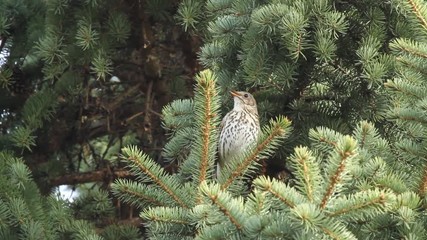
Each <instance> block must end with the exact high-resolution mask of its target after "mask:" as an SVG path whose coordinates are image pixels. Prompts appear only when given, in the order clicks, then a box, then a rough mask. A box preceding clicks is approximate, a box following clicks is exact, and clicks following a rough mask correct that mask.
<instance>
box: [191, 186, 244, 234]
mask: <svg viewBox="0 0 427 240" xmlns="http://www.w3.org/2000/svg"><path fill="white" fill-rule="evenodd" d="M199 189H200V192H201V193H202V194H203V195H204V196H205V197H207V198H208V199H209V200H210V201H211V202H212V204H214V205H215V206H217V207H218V208H219V210H220V211H221V212H222V213H223V214H224V215H225V216H226V217H227V218H228V219H229V220H230V222H231V223H232V224H233V225H234V226H235V227H236V228H237V229H238V230H242V228H243V224H244V221H245V220H246V218H247V216H246V213H245V212H244V211H242V209H243V200H242V199H241V198H238V199H234V198H232V197H231V195H230V194H229V193H228V192H223V191H222V190H221V188H220V186H219V185H218V184H211V185H208V184H207V183H206V181H204V182H202V183H201V184H200V188H199Z"/></svg>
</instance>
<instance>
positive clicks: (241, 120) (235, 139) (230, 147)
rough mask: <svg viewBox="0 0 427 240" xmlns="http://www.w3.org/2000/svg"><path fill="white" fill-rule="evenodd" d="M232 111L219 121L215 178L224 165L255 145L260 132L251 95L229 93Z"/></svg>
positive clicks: (235, 92) (254, 102) (256, 112)
mask: <svg viewBox="0 0 427 240" xmlns="http://www.w3.org/2000/svg"><path fill="white" fill-rule="evenodd" d="M230 93H231V95H232V96H233V100H234V107H233V109H232V110H231V111H230V112H228V113H227V114H226V115H225V116H224V118H223V119H222V121H221V124H220V129H221V130H220V135H219V142H218V152H219V161H218V164H217V177H219V176H220V171H221V169H222V168H223V167H224V165H225V164H226V163H227V162H228V161H231V160H232V159H233V158H235V157H237V156H239V155H241V154H242V153H244V152H245V151H247V150H248V149H249V148H250V147H252V146H253V145H255V144H256V142H257V141H258V137H259V134H260V132H261V129H260V124H259V116H258V109H257V103H256V101H255V98H254V97H253V96H252V94H250V93H248V92H243V91H231V92H230Z"/></svg>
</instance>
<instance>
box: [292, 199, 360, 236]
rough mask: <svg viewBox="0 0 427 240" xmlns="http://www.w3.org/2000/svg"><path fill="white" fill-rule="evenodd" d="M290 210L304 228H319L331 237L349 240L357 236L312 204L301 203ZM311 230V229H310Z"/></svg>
mask: <svg viewBox="0 0 427 240" xmlns="http://www.w3.org/2000/svg"><path fill="white" fill-rule="evenodd" d="M291 212H292V213H293V215H294V218H296V219H295V221H297V222H301V223H302V225H303V227H304V228H305V229H307V230H308V229H319V230H320V231H321V233H323V234H325V235H327V236H328V237H330V238H332V239H342V240H349V239H354V240H356V239H357V238H356V237H355V236H354V235H353V234H352V233H351V232H350V231H349V230H347V228H346V227H345V226H344V225H343V224H341V223H340V222H338V221H337V220H335V219H332V218H328V217H327V216H326V215H325V214H324V213H323V212H322V211H321V210H320V209H319V208H317V206H316V205H314V204H309V203H303V204H299V205H297V206H295V207H294V208H293V209H292V210H291ZM310 231H313V230H310Z"/></svg>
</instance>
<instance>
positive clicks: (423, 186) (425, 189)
mask: <svg viewBox="0 0 427 240" xmlns="http://www.w3.org/2000/svg"><path fill="white" fill-rule="evenodd" d="M418 193H419V194H420V195H421V196H425V195H426V193H427V164H424V171H423V175H422V178H421V181H420V183H419V188H418Z"/></svg>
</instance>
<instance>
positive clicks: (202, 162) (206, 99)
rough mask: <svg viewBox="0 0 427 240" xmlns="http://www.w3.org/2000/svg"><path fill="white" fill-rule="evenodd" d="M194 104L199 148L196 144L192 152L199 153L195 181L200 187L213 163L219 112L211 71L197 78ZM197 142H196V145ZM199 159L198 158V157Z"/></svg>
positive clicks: (202, 73) (206, 71)
mask: <svg viewBox="0 0 427 240" xmlns="http://www.w3.org/2000/svg"><path fill="white" fill-rule="evenodd" d="M196 80H197V89H196V96H195V99H194V102H195V109H194V110H195V112H196V121H197V122H196V126H197V127H198V129H200V131H201V132H200V133H199V134H200V136H201V139H200V140H199V141H200V145H201V146H200V148H199V146H197V145H198V144H196V146H195V147H196V148H194V151H200V153H198V154H197V155H200V159H199V169H198V171H197V175H198V178H197V181H198V184H197V185H200V184H201V183H202V182H203V181H205V180H206V179H207V174H208V168H209V167H210V165H212V164H213V162H214V157H215V155H214V154H215V152H214V151H213V150H212V149H216V143H217V140H216V139H217V133H216V128H217V126H218V124H219V120H218V115H217V112H218V110H219V104H218V97H217V95H218V93H217V89H216V87H215V77H214V75H213V74H212V72H211V71H208V70H205V71H203V72H201V73H200V74H199V76H198V77H197V79H196ZM197 142H198V141H196V143H197ZM198 157H199V156H198Z"/></svg>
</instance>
